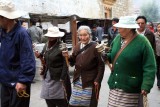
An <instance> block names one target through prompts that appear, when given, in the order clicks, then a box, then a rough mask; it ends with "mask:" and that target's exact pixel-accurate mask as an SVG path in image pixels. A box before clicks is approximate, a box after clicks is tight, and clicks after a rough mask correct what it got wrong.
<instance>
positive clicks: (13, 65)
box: [0, 22, 35, 87]
mask: <svg viewBox="0 0 160 107" xmlns="http://www.w3.org/2000/svg"><path fill="white" fill-rule="evenodd" d="M34 76H35V58H34V54H33V50H32V42H31V38H30V36H29V34H28V33H27V31H26V30H25V29H24V28H23V27H21V25H20V23H19V22H18V23H17V24H16V25H15V27H14V28H13V29H12V30H11V31H10V32H9V33H6V32H5V30H4V29H2V30H1V33H0V82H1V83H2V84H3V85H6V86H11V87H14V86H15V85H16V83H17V82H20V83H30V82H31V81H32V80H33V78H34Z"/></svg>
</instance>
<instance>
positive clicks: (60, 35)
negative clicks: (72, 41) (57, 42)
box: [44, 32, 64, 37]
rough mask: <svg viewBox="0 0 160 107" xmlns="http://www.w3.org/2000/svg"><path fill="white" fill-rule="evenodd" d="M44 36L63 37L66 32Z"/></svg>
mask: <svg viewBox="0 0 160 107" xmlns="http://www.w3.org/2000/svg"><path fill="white" fill-rule="evenodd" d="M44 36H47V37H63V36H64V32H59V33H55V34H53V33H49V32H48V33H46V34H45V35H44Z"/></svg>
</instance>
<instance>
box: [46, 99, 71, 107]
mask: <svg viewBox="0 0 160 107" xmlns="http://www.w3.org/2000/svg"><path fill="white" fill-rule="evenodd" d="M46 103H47V106H48V107H68V103H67V100H65V99H46Z"/></svg>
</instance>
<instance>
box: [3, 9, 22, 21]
mask: <svg viewBox="0 0 160 107" xmlns="http://www.w3.org/2000/svg"><path fill="white" fill-rule="evenodd" d="M23 14H25V12H24V13H23V12H22V11H18V10H16V11H10V12H7V11H4V10H0V16H3V17H5V18H8V19H17V18H19V17H21V16H23Z"/></svg>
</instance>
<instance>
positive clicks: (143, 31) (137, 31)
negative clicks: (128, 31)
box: [136, 29, 146, 35]
mask: <svg viewBox="0 0 160 107" xmlns="http://www.w3.org/2000/svg"><path fill="white" fill-rule="evenodd" d="M136 31H137V33H138V34H142V35H144V34H145V32H146V29H144V31H143V32H139V31H138V30H137V29H136Z"/></svg>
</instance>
